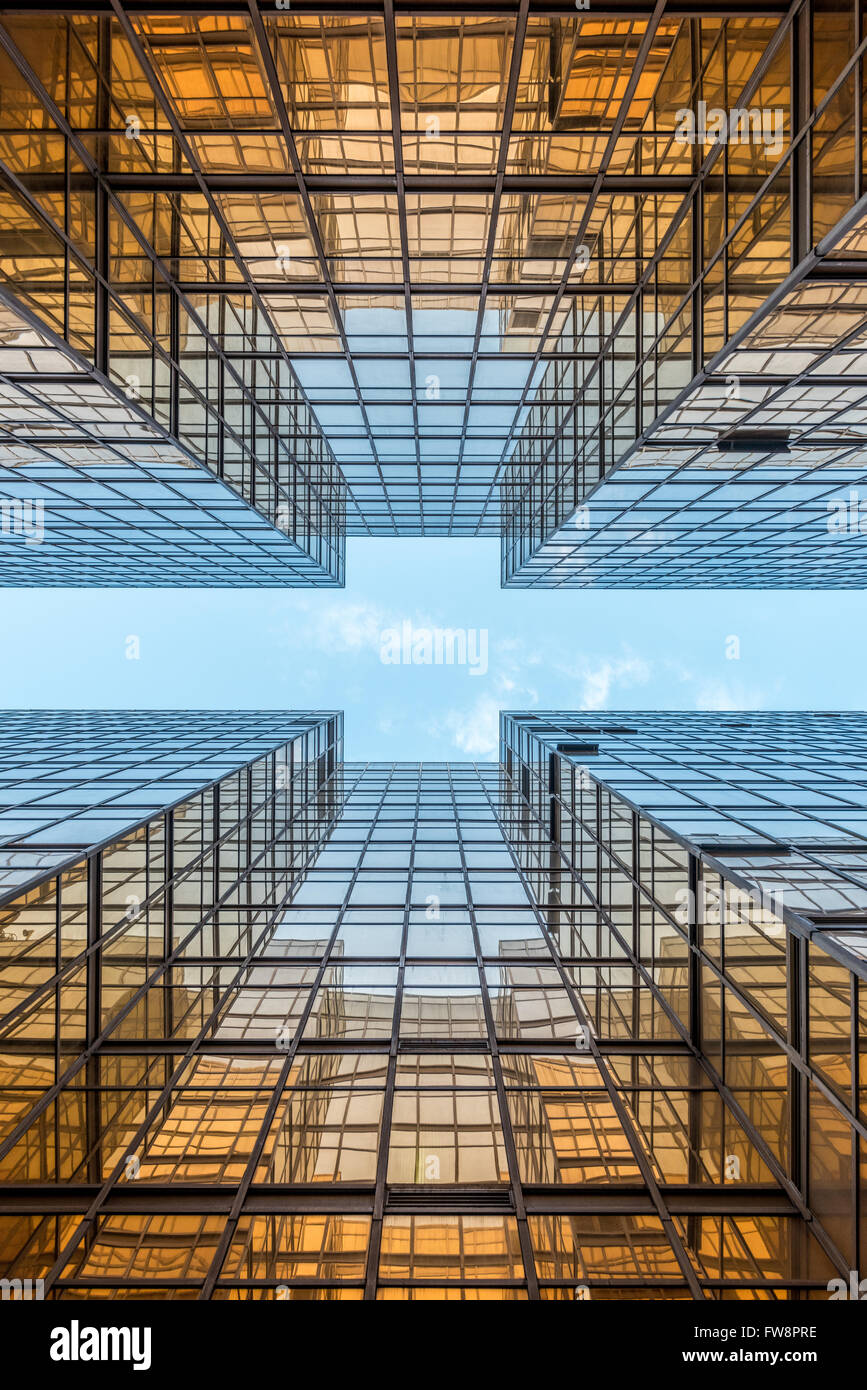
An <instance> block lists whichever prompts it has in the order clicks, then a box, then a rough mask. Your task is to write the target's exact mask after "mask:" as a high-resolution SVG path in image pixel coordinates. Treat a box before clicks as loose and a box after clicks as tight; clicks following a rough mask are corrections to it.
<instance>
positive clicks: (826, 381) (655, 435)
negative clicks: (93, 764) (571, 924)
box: [0, 0, 867, 587]
mask: <svg viewBox="0 0 867 1390" xmlns="http://www.w3.org/2000/svg"><path fill="white" fill-rule="evenodd" d="M740 8H741V7H740V6H736V7H735V12H729V10H728V7H725V6H722V5H718V4H716V3H713V0H705V2H704V3H702V4H700V5H697V6H696V7H694V10H693V11H690V13H689V14H688V15H687V14H681V13H680V12H675V11H674V10H672V12H671V13H669V12H667V11H666V10H665V8H664V7H663V8H659V7H657V8H655V9H653V10H652V12H651V10H650V9H648V10H647V12H646V13H644V14H640V13H635V14H629V15H627V14H624V13H619V12H613V13H608V12H604V11H599V12H597V10H596V8H595V7H594V9H593V12H592V13H591V12H590V11H589V10H588V12H586V13H585V12H582V11H580V10H579V12H578V13H574V12H569V11H568V7H565V6H553V7H551V8H550V10H546V9H545V8H544V7H539V6H537V5H536V4H535V3H532V4H531V3H530V0H504V2H503V4H502V5H499V6H486V7H485V8H484V12H480V13H478V14H464V13H462V12H461V10H460V7H453V6H449V5H445V6H443V7H442V9H441V12H439V13H437V14H431V13H429V12H428V11H427V9H426V8H425V7H423V6H419V7H417V8H416V7H414V6H412V5H411V4H409V5H399V6H394V5H392V4H390V3H385V4H377V5H372V6H364V5H362V6H361V8H359V7H358V6H353V7H352V11H351V13H350V12H349V9H347V8H346V7H344V6H343V5H337V6H334V7H332V11H333V12H327V11H325V10H323V9H321V7H319V6H318V5H316V4H314V3H311V2H310V0H298V3H297V4H295V3H293V5H292V6H291V8H290V7H289V6H288V5H287V6H286V7H285V8H283V7H280V8H275V7H273V6H270V5H269V6H267V7H266V6H262V5H260V4H258V3H257V0H251V3H250V4H249V5H247V6H246V7H240V8H237V7H236V8H235V9H232V8H231V7H230V8H229V9H227V8H226V7H224V6H222V5H216V4H215V5H213V6H209V5H207V4H199V5H196V6H195V8H194V11H190V12H185V11H184V10H183V8H182V7H181V8H180V9H179V10H178V11H177V12H172V11H171V9H170V8H169V9H167V8H166V7H165V6H154V7H153V8H152V9H149V8H148V6H146V5H139V4H137V5H135V6H132V5H130V6H125V5H124V4H123V3H122V2H121V3H115V4H112V5H108V4H105V5H97V6H94V7H91V9H90V10H88V11H76V10H74V9H69V10H68V11H67V10H66V9H61V8H58V10H57V11H52V10H51V8H50V6H48V7H46V6H41V5H40V6H39V7H38V11H37V10H33V11H31V12H28V11H26V10H23V11H12V10H7V11H4V13H3V16H2V18H0V76H2V82H3V91H4V103H3V111H4V115H3V123H2V127H0V203H2V211H0V217H2V224H3V232H4V238H3V247H4V254H3V256H2V257H0V319H2V322H3V326H4V327H3V332H2V334H0V337H2V339H3V342H2V343H0V427H2V429H3V431H4V433H3V434H2V435H0V451H2V452H0V498H2V499H5V503H4V506H5V511H4V514H3V519H4V525H3V528H2V535H0V542H2V545H0V550H2V555H3V558H4V560H6V561H7V573H8V574H9V576H10V580H9V582H13V583H22V584H24V583H41V584H57V583H64V582H65V583H69V582H75V583H84V584H99V583H105V582H106V580H107V578H108V577H111V579H112V582H127V583H133V582H140V583H145V584H147V583H151V584H154V583H160V584H166V583H179V584H180V583H183V584H199V583H206V582H211V583H225V584H231V583H238V582H246V583H255V584H262V585H279V584H324V585H327V584H335V583H336V584H339V583H341V582H342V577H343V546H344V537H345V535H346V534H347V533H348V534H352V535H460V536H477V535H490V536H495V535H499V536H501V538H502V576H503V582H504V583H506V584H510V585H512V584H513V585H524V586H526V585H551V586H557V585H584V584H601V585H604V586H606V587H608V586H611V587H618V586H623V585H625V586H628V587H641V586H643V585H650V586H656V585H663V586H664V585H671V586H694V585H699V586H701V585H705V584H713V585H718V586H722V585H736V586H740V587H748V586H751V585H757V584H764V585H766V586H771V585H784V586H787V587H798V586H800V585H802V584H809V585H813V586H814V587H837V586H840V587H843V586H846V585H849V584H855V583H860V582H863V579H864V573H863V560H862V558H861V556H860V551H861V550H862V549H863V547H861V546H860V545H859V543H858V537H859V535H860V534H863V531H860V530H859V528H860V521H861V513H860V511H859V510H858V507H859V506H860V503H859V504H856V507H855V523H854V531H853V530H852V529H851V527H849V526H847V527H842V526H840V527H835V526H833V525H829V521H833V520H835V519H839V517H840V515H841V508H842V507H843V505H844V504H845V505H846V506H849V502H850V499H851V495H852V494H853V493H854V494H858V493H859V489H860V492H861V493H864V490H865V488H867V475H865V471H864V469H863V466H862V463H861V460H860V454H861V452H863V449H862V446H863V442H864V406H863V400H864V392H863V386H862V384H861V383H862V379H863V377H864V367H863V363H862V361H861V358H862V356H863V350H862V337H863V333H862V330H861V324H862V320H863V312H864V293H865V290H864V283H863V281H864V276H863V258H864V248H865V240H864V216H865V209H864V196H865V195H864V163H865V154H864V138H863V112H864V102H863V100H862V91H863V83H864V71H863V62H864V50H865V44H867V39H865V37H864V35H863V25H862V22H861V16H860V10H859V7H858V5H857V3H856V0H829V3H823V4H821V5H819V4H809V5H803V6H800V7H799V8H798V9H797V10H793V9H792V8H791V7H787V6H785V5H783V4H777V3H772V4H769V5H768V6H766V7H764V9H763V11H762V13H761V14H749V13H746V12H744V13H741V12H740ZM720 117H722V119H723V122H724V125H725V129H724V131H723V132H722V133H720V131H719V118H720ZM714 120H716V122H717V125H716V126H714ZM684 121H686V125H684ZM690 121H691V125H690ZM780 435H785V436H786V439H785V441H784V443H783V445H781V444H780V440H779V438H778V436H780ZM769 436H770V442H769ZM720 438H722V439H723V441H724V446H723V447H720V448H718V447H717V441H718V439H720ZM732 440H733V441H734V444H733V447H729V445H730V444H731V442H732ZM784 450H785V451H784ZM615 474H616V477H615ZM37 503H38V505H39V507H40V508H41V509H42V510H41V511H40V525H41V524H42V522H43V521H44V530H45V536H44V540H45V544H42V545H37V544H35V543H30V542H31V541H32V536H31V534H30V530H29V529H28V528H31V529H32V525H33V522H32V508H33V507H34V506H35V505H36V504H37ZM849 510H850V511H851V507H849ZM847 515H848V513H847ZM864 515H865V521H864V526H865V527H867V507H865V513H864ZM853 536H854V539H853ZM130 542H134V544H131V543H130Z"/></svg>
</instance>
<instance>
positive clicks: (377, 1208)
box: [347, 765, 419, 1302]
mask: <svg viewBox="0 0 867 1390" xmlns="http://www.w3.org/2000/svg"><path fill="white" fill-rule="evenodd" d="M393 779H394V766H393V765H392V769H391V771H390V772H389V775H388V780H387V782H386V784H385V786H384V787H383V788H382V789H381V791H380V799H379V806H378V807H377V809H376V814H375V815H374V816H372V817H371V820H370V829H369V832H368V839H367V842H366V844H365V849H363V850H362V851H361V853H360V854H359V857H358V863H359V866H360V864H361V860H362V858H363V856H364V853H365V851H366V847H367V844H368V843H369V842H370V835H371V834H372V831H373V828H374V826H375V825H376V824H377V823H378V820H379V815H380V812H381V810H382V808H383V806H384V805H385V804H386V801H387V799H388V793H389V789H390V787H391V784H392V781H393ZM418 804H419V803H418V802H416V806H418ZM417 839H418V810H416V813H415V815H414V817H413V828H412V836H411V840H410V859H409V868H408V869H407V882H406V896H405V898H404V907H403V926H402V928H401V938H400V957H399V960H398V971H397V988H396V990H395V999H394V1009H393V1011H392V1016H391V1039H390V1042H389V1048H388V1067H387V1070H386V1077H385V1097H384V1099H383V1104H382V1120H381V1124H380V1131H379V1149H378V1152H377V1155H376V1180H375V1183H376V1185H375V1190H374V1199H373V1213H372V1216H371V1222H370V1240H369V1244H368V1248H367V1268H366V1270H365V1281H364V1299H365V1302H374V1301H375V1300H376V1289H377V1284H378V1280H379V1257H380V1252H381V1249H382V1222H383V1217H384V1215H385V1203H386V1186H387V1178H388V1155H389V1148H390V1145H391V1122H392V1115H393V1112H394V1088H395V1079H396V1075H397V1054H398V1047H399V1039H400V1016H401V1011H402V1008H403V983H404V971H405V969H406V944H407V936H408V930H409V911H410V903H411V902H412V875H413V872H414V870H413V865H414V862H415V846H416V842H417ZM347 896H348V895H347Z"/></svg>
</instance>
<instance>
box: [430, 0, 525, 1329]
mask: <svg viewBox="0 0 867 1390" xmlns="http://www.w3.org/2000/svg"><path fill="white" fill-rule="evenodd" d="M524 6H525V9H526V0H524ZM448 775H449V782H450V783H451V784H452V802H453V804H454V805H455V806H457V803H456V802H455V800H454V784H453V783H452V773H451V766H449V769H448ZM478 782H479V784H480V785H481V786H482V787H483V788H484V781H483V779H482V778H480V777H479V778H478ZM455 820H456V822H457V824H458V827H459V833H458V852H459V854H460V856H461V871H462V873H463V877H464V884H465V886H466V894H467V903H468V905H469V916H470V929H471V931H472V933H473V947H474V949H475V952H476V969H477V971H478V974H479V986H480V990H481V998H482V1008H483V1010H484V1014H485V1025H486V1027H487V1030H488V1050H489V1054H490V1058H491V1068H492V1070H493V1073H494V1087H495V1090H496V1093H497V1104H498V1106H499V1110H500V1127H501V1129H502V1133H503V1147H504V1148H505V1150H506V1163H507V1165H508V1169H509V1187H510V1190H511V1194H512V1202H513V1205H514V1208H515V1219H516V1222H517V1228H518V1240H519V1241H520V1245H521V1258H522V1260H523V1262H524V1275H525V1277H526V1281H527V1296H528V1298H529V1299H531V1300H532V1301H534V1302H537V1301H538V1299H539V1281H538V1278H537V1275H536V1261H535V1258H534V1255H533V1244H532V1241H531V1239H530V1227H529V1224H528V1222H527V1210H526V1207H525V1205H524V1191H523V1187H522V1184H521V1172H520V1166H519V1163H518V1149H517V1145H516V1144H515V1134H514V1130H513V1129H512V1117H511V1114H510V1111H509V1102H508V1096H507V1093H506V1084H505V1081H504V1079H503V1068H502V1064H501V1062H500V1051H499V1045H498V1042H497V1030H496V1025H495V1022H494V1013H493V1009H492V1008H491V996H490V993H489V991H488V982H487V978H486V976H485V965H484V956H483V954H482V946H481V939H480V937H479V928H478V923H477V921H476V906H475V903H474V902H473V897H472V894H471V892H470V878H469V870H468V868H467V856H466V850H465V849H464V836H463V829H462V827H461V825H460V821H459V820H458V816H457V811H456V813H455ZM497 826H498V828H499V827H500V822H499V819H498V820H497Z"/></svg>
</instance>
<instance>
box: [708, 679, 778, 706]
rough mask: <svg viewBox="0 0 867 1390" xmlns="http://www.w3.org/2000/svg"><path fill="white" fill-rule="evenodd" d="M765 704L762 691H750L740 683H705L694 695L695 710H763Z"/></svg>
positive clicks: (766, 701) (711, 681)
mask: <svg viewBox="0 0 867 1390" xmlns="http://www.w3.org/2000/svg"><path fill="white" fill-rule="evenodd" d="M767 704H768V697H767V695H766V694H765V692H764V691H762V690H750V689H749V688H748V687H747V686H745V685H744V684H743V683H742V682H741V681H731V682H728V681H722V680H710V681H705V682H704V684H703V685H700V686H699V688H698V690H697V691H696V693H695V707H696V709H714V710H739V709H764V708H766V707H767Z"/></svg>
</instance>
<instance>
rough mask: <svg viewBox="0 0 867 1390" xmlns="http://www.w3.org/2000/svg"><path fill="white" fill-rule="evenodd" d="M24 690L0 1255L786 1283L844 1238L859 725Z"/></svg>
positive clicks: (673, 1287)
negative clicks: (218, 707) (481, 753)
mask: <svg viewBox="0 0 867 1390" xmlns="http://www.w3.org/2000/svg"><path fill="white" fill-rule="evenodd" d="M29 719H30V723H29V725H28V724H27V721H26V720H23V717H22V720H23V722H21V723H20V724H19V725H18V726H17V727H16V728H15V729H14V733H15V739H17V741H15V740H13V741H11V742H10V741H7V742H6V745H5V752H4V784H5V796H4V805H5V806H6V807H7V809H6V810H5V811H4V816H5V817H6V818H8V819H7V823H6V829H5V836H6V845H5V846H4V849H3V853H4V856H8V857H9V860H10V864H9V868H10V871H13V872H14V871H16V870H17V872H18V875H19V876H18V877H17V879H15V880H14V882H12V883H10V885H9V886H8V887H7V890H6V892H5V893H4V896H3V899H2V906H0V946H2V950H3V954H4V957H5V965H6V971H5V979H6V981H7V990H6V993H5V997H4V1003H3V1011H2V1012H3V1021H2V1042H0V1057H2V1061H3V1068H4V1078H3V1086H2V1103H3V1115H4V1123H3V1128H2V1141H0V1236H2V1239H0V1248H2V1251H3V1261H2V1264H3V1268H2V1272H0V1276H2V1277H7V1278H13V1279H14V1278H21V1279H25V1278H31V1279H42V1280H44V1287H45V1296H46V1297H47V1298H50V1299H60V1300H64V1299H73V1298H87V1299H124V1298H142V1297H144V1298H151V1299H160V1300H162V1299H206V1300H225V1299H228V1300H262V1299H291V1300H311V1299H313V1300H320V1299H326V1300H332V1299H349V1300H362V1299H363V1300H368V1301H369V1300H431V1299H433V1300H452V1299H455V1300H478V1299H484V1300H496V1301H503V1300H519V1301H525V1300H533V1301H535V1300H538V1299H545V1300H550V1299H554V1300H563V1299H570V1300H574V1299H576V1298H580V1299H585V1298H589V1299H591V1300H621V1299H641V1300H646V1299H664V1300H672V1299H673V1300H684V1299H685V1300H714V1301H717V1300H731V1299H763V1300H774V1301H779V1300H784V1301H785V1300H796V1301H800V1300H813V1299H827V1297H828V1283H829V1280H830V1279H832V1278H836V1277H844V1278H845V1277H846V1273H847V1271H848V1270H849V1269H850V1268H857V1267H858V1266H857V1258H858V1255H859V1253H860V1255H861V1257H862V1259H863V1255H864V1252H863V1240H864V1233H863V1230H859V1226H858V1212H859V1211H860V1208H861V1203H860V1200H859V1197H858V1193H857V1182H858V1174H859V1172H860V1171H861V1168H859V1163H860V1164H861V1165H862V1167H863V1154H862V1151H861V1145H862V1144H863V1143H864V1140H865V1116H864V1109H863V1088H862V1084H861V1063H860V1061H859V1059H860V1058H861V1055H862V1051H863V1028H862V1026H861V1020H862V1018H863V1014H864V1000H863V998H862V997H861V981H862V979H863V976H864V972H865V968H867V965H865V962H867V955H865V952H864V950H863V948H862V947H861V945H860V942H861V939H862V934H863V920H864V918H863V914H864V910H865V901H864V895H865V887H867V885H865V882H864V879H865V870H864V867H863V865H862V864H861V859H862V858H863V853H862V851H861V848H860V845H861V844H862V843H863V841H861V839H860V835H859V830H858V825H859V818H858V808H859V798H860V801H861V803H862V809H861V814H862V815H863V814H864V806H863V803H864V793H865V784H864V779H863V774H859V772H858V766H859V764H858V759H857V754H858V752H859V749H861V748H862V747H863V742H864V740H865V738H867V728H865V725H864V721H863V718H861V717H859V716H854V715H851V716H839V717H837V719H834V718H833V717H832V716H805V715H794V714H793V715H762V716H755V717H753V716H750V723H751V724H753V727H752V728H751V729H750V730H748V731H746V732H743V731H741V732H737V729H738V723H735V721H732V723H733V724H734V727H735V732H734V733H732V731H731V728H726V727H724V726H725V720H720V719H718V718H717V717H716V716H713V717H711V716H690V715H654V714H646V713H645V714H641V715H633V714H632V713H629V714H628V715H622V714H618V715H617V716H612V715H604V714H600V715H596V716H595V717H594V723H593V725H592V726H588V724H587V721H586V720H585V719H582V718H581V717H579V716H577V715H575V714H569V713H544V714H534V715H521V714H505V715H503V717H502V760H501V762H500V764H499V765H497V764H479V765H474V764H471V763H460V764H458V763H452V764H446V763H441V764H437V763H424V764H411V763H396V764H369V763H368V764H363V763H346V762H344V761H343V758H342V742H341V740H342V726H341V717H340V716H339V715H335V714H328V713H310V714H298V715H293V714H289V713H285V714H279V713H278V714H267V715H266V714H262V715H252V714H244V713H236V714H234V715H231V714H227V715H223V714H220V715H214V714H210V715H209V714H201V715H195V714H193V715H185V714H182V713H171V714H167V715H163V714H159V715H149V716H144V715H138V716H131V715H125V714H123V713H116V714H114V715H98V716H95V715H88V714H79V715H56V716H50V717H46V716H40V715H33V716H30V717H29ZM46 719H47V720H48V721H49V722H48V723H47V724H46ZM185 721H186V723H185ZM218 731H219V732H218ZM58 750H60V751H58ZM170 750H171V751H170ZM95 760H96V761H98V762H101V763H102V764H104V765H111V766H112V767H113V768H114V773H113V774H108V775H107V774H106V771H105V766H103V768H102V769H101V770H100V774H99V789H101V790H102V796H101V797H97V796H96V795H94V796H93V797H91V796H89V794H88V793H89V792H90V791H91V790H93V787H92V783H89V781H88V780H85V779H91V778H93V777H95V776H96V775H97V774H96V772H95V771H94V766H95ZM52 764H56V768H57V772H58V774H59V775H58V777H57V778H56V779H53V782H52V786H53V789H52V790H51V792H50V793H47V792H46V791H45V787H46V785H47V784H48V780H49V776H50V774H49V768H50V767H51V766H52ZM197 779H198V781H197ZM115 780H116V781H117V782H118V783H120V785H121V787H122V788H123V789H122V790H121V791H120V792H119V795H118V798H116V800H117V802H118V809H117V812H116V813H113V812H110V811H109V812H107V811H106V806H107V805H108V802H107V798H106V797H105V795H104V792H105V788H106V786H107V785H108V784H109V783H110V782H112V781H115ZM726 788H728V789H729V791H730V793H731V794H730V795H728V796H726V794H725V789H726ZM40 793H41V803H40V801H39V796H40ZM97 801H99V802H103V803H106V805H105V806H104V805H102V804H100V805H98V806H97V805H96V804H95V803H96V802H97ZM19 806H20V807H22V808H24V809H23V810H22V811H21V812H20V813H19V811H18V809H16V808H17V807H19ZM720 806H724V807H725V808H726V809H725V810H724V811H722V812H721V811H720V810H719V809H718V808H719V807H720ZM714 808H716V809H714ZM847 808H852V809H851V813H850V811H849V810H848V809H847ZM97 814H98V816H99V817H100V818H101V819H97ZM107 814H108V815H112V814H116V816H117V819H116V821H115V823H114V825H112V826H109V825H108V823H107V820H106V815H107ZM76 817H78V818H79V824H78V826H76ZM90 817H92V818H93V821H92V822H91V820H90V819H89V818H90ZM124 817H126V820H124ZM40 818H41V819H40ZM90 825H92V828H91V829H88V826H90ZM89 836H90V838H88V837H89ZM22 855H23V856H27V855H30V856H31V858H30V859H21V858H19V857H17V856H22ZM39 855H42V856H46V855H53V856H54V858H53V859H52V860H51V861H49V860H47V859H43V860H42V861H41V862H37V859H36V858H35V857H34V856H39ZM859 1241H860V1242H861V1244H862V1249H861V1251H859V1249H858V1244H859Z"/></svg>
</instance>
